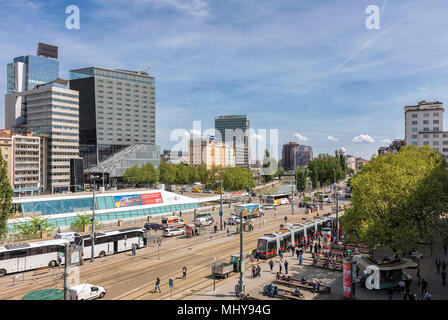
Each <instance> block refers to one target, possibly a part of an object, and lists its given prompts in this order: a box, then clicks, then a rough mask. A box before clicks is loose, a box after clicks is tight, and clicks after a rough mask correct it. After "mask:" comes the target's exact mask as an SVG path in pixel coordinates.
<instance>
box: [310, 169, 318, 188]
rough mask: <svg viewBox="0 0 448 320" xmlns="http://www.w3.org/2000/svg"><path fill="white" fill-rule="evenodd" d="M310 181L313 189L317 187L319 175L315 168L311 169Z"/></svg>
mask: <svg viewBox="0 0 448 320" xmlns="http://www.w3.org/2000/svg"><path fill="white" fill-rule="evenodd" d="M311 182H312V184H313V189H316V188H318V187H319V176H318V174H317V169H314V170H312V171H311Z"/></svg>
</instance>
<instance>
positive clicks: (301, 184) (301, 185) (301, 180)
mask: <svg viewBox="0 0 448 320" xmlns="http://www.w3.org/2000/svg"><path fill="white" fill-rule="evenodd" d="M295 174H296V187H297V191H299V192H305V191H306V180H307V178H308V175H309V170H308V169H296V172H295Z"/></svg>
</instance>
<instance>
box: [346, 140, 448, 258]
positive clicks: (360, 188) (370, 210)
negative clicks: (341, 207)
mask: <svg viewBox="0 0 448 320" xmlns="http://www.w3.org/2000/svg"><path fill="white" fill-rule="evenodd" d="M350 186H351V188H352V198H351V205H350V207H349V208H347V209H346V210H345V213H344V215H343V216H342V217H341V222H342V230H343V232H344V236H345V237H346V239H347V240H348V241H362V242H365V243H366V244H367V245H368V246H369V247H371V248H375V247H378V246H388V247H390V248H391V249H392V250H394V251H395V252H399V253H401V252H404V251H406V250H409V249H412V248H417V247H418V246H419V245H420V244H421V243H423V242H426V243H433V242H434V241H435V240H437V239H446V238H447V233H446V229H447V228H446V225H447V224H446V213H445V212H446V209H447V203H448V172H447V170H446V162H445V160H444V159H443V158H442V157H441V156H440V155H439V154H438V153H437V152H436V151H435V150H434V149H431V148H430V147H428V146H425V147H416V146H412V145H411V146H406V147H403V148H401V149H400V152H399V153H398V154H387V155H385V156H377V157H374V158H373V159H372V160H371V161H370V162H369V163H367V164H365V165H364V167H363V168H362V170H361V171H359V172H358V173H357V174H356V175H355V176H353V177H352V179H351V181H350Z"/></svg>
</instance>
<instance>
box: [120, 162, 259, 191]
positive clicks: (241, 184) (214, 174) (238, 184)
mask: <svg viewBox="0 0 448 320" xmlns="http://www.w3.org/2000/svg"><path fill="white" fill-rule="evenodd" d="M219 171H223V173H222V179H223V188H224V189H225V190H227V191H232V190H241V189H245V188H247V187H248V184H249V180H248V179H250V184H251V188H252V187H253V186H254V185H255V182H254V179H253V176H252V173H249V171H248V170H247V169H245V168H241V167H227V168H220V167H213V168H212V169H207V168H206V166H205V165H204V164H200V165H199V166H197V167H195V166H188V165H185V164H183V163H180V164H168V163H166V162H161V163H160V165H159V168H158V169H156V168H154V166H153V165H152V164H150V163H147V164H145V165H143V166H142V167H138V166H133V167H130V168H128V169H127V170H126V172H125V174H124V177H123V178H124V180H125V181H126V182H128V183H133V184H155V183H157V182H161V183H165V184H180V185H183V184H193V183H195V182H201V183H202V184H204V185H206V186H208V187H209V188H218V187H219V184H220V179H221V177H220V175H221V174H220V173H219Z"/></svg>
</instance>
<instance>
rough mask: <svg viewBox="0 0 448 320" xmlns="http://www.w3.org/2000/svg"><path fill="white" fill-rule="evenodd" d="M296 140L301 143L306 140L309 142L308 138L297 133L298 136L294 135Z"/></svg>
mask: <svg viewBox="0 0 448 320" xmlns="http://www.w3.org/2000/svg"><path fill="white" fill-rule="evenodd" d="M294 138H297V140H299V141H306V140H309V139H308V138H307V137H305V136H302V135H301V134H300V133H296V134H294Z"/></svg>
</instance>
